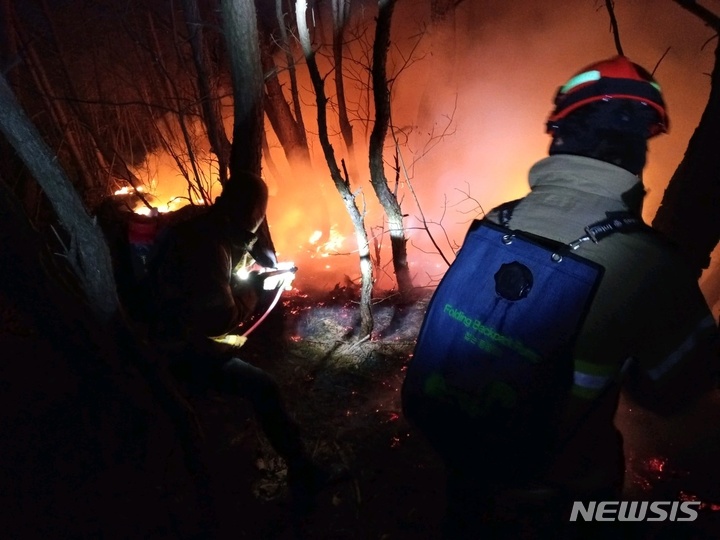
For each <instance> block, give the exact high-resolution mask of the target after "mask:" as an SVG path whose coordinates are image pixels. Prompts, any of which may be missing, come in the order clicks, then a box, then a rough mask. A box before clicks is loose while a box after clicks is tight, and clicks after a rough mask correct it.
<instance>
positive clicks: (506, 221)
mask: <svg viewBox="0 0 720 540" xmlns="http://www.w3.org/2000/svg"><path fill="white" fill-rule="evenodd" d="M520 201H522V199H515V200H514V201H508V202H506V203H502V204H501V205H500V206H498V207H496V208H495V211H496V212H497V213H498V221H499V222H500V225H502V226H503V227H505V228H506V229H509V228H510V218H512V214H513V210H515V207H516V206H517V205H518V203H519V202H520Z"/></svg>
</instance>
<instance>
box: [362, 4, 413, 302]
mask: <svg viewBox="0 0 720 540" xmlns="http://www.w3.org/2000/svg"><path fill="white" fill-rule="evenodd" d="M395 1H396V0H381V1H380V2H378V6H379V8H380V12H379V14H378V18H377V28H376V30H375V42H374V44H373V64H372V80H373V98H374V101H375V125H374V126H373V130H372V133H371V134H370V182H371V183H372V186H373V188H374V190H375V194H376V195H377V197H378V200H379V201H380V204H381V205H382V207H383V209H384V210H385V213H386V214H387V218H388V225H389V227H390V231H389V232H390V243H391V248H392V256H393V269H394V270H395V277H396V278H397V282H398V291H399V292H400V295H401V297H402V298H403V300H410V299H411V298H412V293H413V284H412V279H411V277H410V268H409V266H408V259H407V239H406V238H405V226H404V224H403V214H402V209H401V208H400V203H399V202H398V200H397V196H396V195H395V194H394V193H393V192H392V191H390V188H389V187H388V182H387V178H386V177H385V163H384V160H383V147H384V145H385V137H386V135H387V130H388V126H389V124H390V91H389V90H388V81H387V75H386V72H385V70H386V66H387V52H388V48H389V47H390V26H391V22H392V13H393V9H394V7H395Z"/></svg>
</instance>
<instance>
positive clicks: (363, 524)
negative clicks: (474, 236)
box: [0, 289, 720, 540]
mask: <svg viewBox="0 0 720 540" xmlns="http://www.w3.org/2000/svg"><path fill="white" fill-rule="evenodd" d="M428 298H429V293H428V294H426V295H425V296H424V297H423V298H421V299H420V300H418V301H417V302H415V303H413V304H412V305H410V306H406V307H402V308H400V307H398V306H397V305H396V304H395V302H394V299H393V298H392V297H389V298H386V299H384V300H378V301H377V303H376V304H375V306H374V315H375V332H374V334H373V337H372V339H370V340H366V341H364V342H360V343H358V342H357V341H356V340H354V339H353V331H354V328H356V326H357V324H356V323H357V320H356V317H357V310H356V304H355V303H354V302H353V301H352V294H351V293H350V292H349V291H347V290H344V289H336V290H335V291H332V292H331V293H325V294H323V295H314V296H307V295H303V294H298V293H292V294H287V295H286V296H285V297H284V300H283V301H282V302H281V305H279V306H278V308H276V309H275V311H273V312H272V314H271V316H270V317H269V318H268V319H267V320H266V321H265V322H264V323H263V325H262V326H260V327H259V328H258V330H256V331H255V332H254V333H253V335H252V336H251V339H250V340H249V341H248V343H247V344H246V345H245V347H243V349H241V351H242V354H241V356H242V357H243V359H245V360H247V361H249V362H252V363H254V364H256V365H258V366H259V367H261V368H263V369H265V370H267V371H269V372H270V373H272V374H273V375H274V376H275V377H276V379H277V380H278V382H279V384H280V386H281V388H282V391H283V394H284V396H285V398H286V401H287V406H288V409H289V410H290V411H291V412H292V414H293V415H294V416H295V418H296V419H297V421H298V423H299V424H300V426H301V428H302V431H303V435H304V437H305V440H306V442H307V445H308V448H309V450H310V452H311V453H312V455H313V456H314V458H315V459H316V460H317V461H319V462H320V463H323V464H343V465H344V466H346V467H347V468H348V470H349V471H350V477H349V478H348V479H347V480H346V481H343V482H341V483H339V484H337V485H334V486H330V487H328V488H327V489H325V490H324V491H323V492H322V493H321V495H320V497H319V499H318V504H317V507H316V508H315V510H314V511H313V512H312V513H311V514H310V515H308V516H307V517H305V518H304V519H303V520H299V521H298V520H296V519H293V517H292V512H291V510H290V506H289V505H288V497H287V489H286V481H285V474H286V469H285V466H284V463H283V462H282V460H280V459H279V458H277V456H276V455H275V453H274V452H273V450H272V449H271V448H270V446H269V445H268V443H267V442H266V440H265V439H264V437H263V436H262V435H261V434H260V433H259V432H258V430H257V428H256V426H255V424H254V421H253V419H252V414H251V411H250V410H249V408H248V407H247V405H246V404H245V403H244V402H243V401H242V400H239V399H236V398H231V397H227V396H221V395H209V396H208V395H204V396H193V395H189V396H188V398H187V399H188V402H189V403H190V404H191V405H192V407H193V409H194V411H195V414H196V415H197V421H198V423H199V424H200V425H201V426H202V429H203V432H204V434H205V441H206V456H205V458H206V462H207V464H208V472H209V476H210V485H209V486H208V494H209V495H208V496H209V498H208V499H207V500H204V501H202V502H204V503H205V504H207V505H209V506H211V507H212V509H213V513H214V519H215V522H216V523H219V524H220V525H219V530H218V531H216V532H217V535H216V536H219V537H220V538H228V539H230V538H235V539H242V538H248V539H269V540H272V539H277V540H286V539H287V540H290V539H295V538H298V539H305V538H308V539H321V540H324V539H348V540H371V539H373V540H375V539H377V540H400V539H402V540H405V539H407V540H416V539H417V540H421V539H434V538H438V535H439V527H440V522H441V518H442V512H443V499H444V487H443V474H442V467H441V465H440V463H439V461H438V460H437V458H436V457H435V456H434V454H433V453H432V451H431V450H430V448H429V447H428V446H427V444H426V443H425V441H424V440H423V439H422V438H421V437H420V436H418V434H416V433H415V432H413V431H412V429H411V428H410V427H409V426H408V424H407V423H406V422H405V420H404V419H403V417H402V414H401V410H400V387H401V384H402V381H403V377H404V370H405V368H406V366H407V363H408V361H409V359H410V357H411V354H412V349H413V346H414V343H415V337H416V336H417V332H418V330H419V327H420V324H421V321H422V317H423V314H424V311H425V307H426V305H427V301H428ZM8 326H9V325H8V324H7V320H6V321H4V326H3V332H2V334H1V337H2V350H3V351H5V352H6V355H5V358H4V359H3V360H2V361H0V389H1V390H2V393H1V394H0V396H2V410H3V412H4V414H3V416H2V418H1V419H0V429H1V430H2V433H3V434H4V441H3V445H2V448H0V449H1V450H2V456H0V457H1V458H2V463H3V468H2V471H0V486H2V499H1V500H0V507H1V508H2V511H1V512H0V519H2V521H3V522H6V523H10V524H11V526H10V527H8V528H5V530H6V531H9V532H10V536H8V537H12V538H37V537H47V538H100V537H102V538H198V539H202V538H209V537H210V534H209V531H208V530H206V529H204V526H203V524H202V523H199V522H198V515H199V514H198V507H199V506H200V504H202V502H199V501H197V500H196V499H194V495H193V494H192V493H193V492H192V482H191V478H190V477H189V476H188V473H187V469H186V468H185V466H184V465H183V463H182V461H181V457H180V454H181V453H180V452H179V451H178V449H177V445H176V444H173V442H172V441H173V439H172V436H171V435H170V434H168V433H167V432H166V430H167V428H166V427H163V424H162V422H160V421H155V420H153V419H145V421H143V422H140V423H138V422H136V421H131V420H127V421H120V422H118V421H117V420H115V421H113V422H111V423H109V422H108V421H106V420H103V419H102V411H101V412H100V413H98V417H99V419H98V420H93V419H92V418H91V419H90V420H88V418H87V417H88V415H90V416H92V414H93V413H92V410H93V407H91V406H88V403H104V404H105V405H103V407H107V408H108V411H107V416H108V417H110V418H114V419H117V418H121V419H122V418H133V415H132V414H131V412H130V413H128V414H125V412H126V411H125V410H124V409H122V407H120V405H114V406H113V405H112V404H113V403H119V401H117V400H116V401H114V400H113V399H111V398H109V397H108V396H107V394H106V392H105V391H103V392H102V393H101V395H97V393H98V392H93V388H88V387H87V386H88V385H87V381H82V380H79V379H77V378H76V377H75V376H74V375H73V374H72V373H68V372H67V371H66V369H65V368H64V366H63V365H62V364H61V363H58V362H56V361H54V356H53V351H52V349H51V348H50V347H49V346H48V344H46V343H44V342H43V341H42V340H41V339H38V336H36V335H34V334H33V333H32V331H25V330H24V329H23V327H22V325H20V326H19V327H13V328H10V329H8ZM90 386H92V385H90ZM113 407H115V408H120V411H119V412H118V411H115V410H113ZM617 423H618V426H619V427H620V428H621V430H622V431H623V434H624V436H625V442H626V454H627V462H628V472H627V482H626V495H627V496H628V497H631V498H633V499H642V500H676V499H697V500H700V501H702V502H703V506H702V510H701V512H700V518H699V519H698V521H697V522H695V523H690V524H688V523H683V524H680V523H676V524H672V526H664V524H663V526H662V527H660V526H655V527H647V528H645V529H643V530H642V531H640V530H638V533H637V535H636V536H634V537H636V538H642V539H665V538H668V539H670V538H673V539H675V538H686V539H710V538H720V482H719V480H720V467H719V466H718V457H717V456H718V455H720V453H719V451H720V396H718V395H717V394H715V395H711V396H707V397H706V398H703V399H702V400H701V401H700V402H699V403H698V405H697V406H696V407H694V408H693V409H692V410H691V411H689V412H687V413H686V414H684V415H682V416H680V417H678V418H674V419H672V420H664V419H659V418H657V417H655V416H654V415H652V414H650V413H648V412H647V411H643V410H642V409H639V408H638V407H636V406H635V405H633V404H632V403H631V402H629V401H628V400H626V399H623V400H622V402H621V406H620V409H619V412H618V419H617ZM88 425H92V426H97V427H96V428H93V429H94V430H95V432H94V433H92V434H88V433H86V432H85V431H86V426H88ZM84 426H85V427H84ZM118 433H120V434H121V435H120V437H121V438H125V439H132V438H133V437H136V438H137V439H138V440H140V439H143V440H146V441H149V442H148V443H147V444H146V445H145V447H144V448H143V449H142V450H137V452H138V455H139V456H140V457H138V458H137V459H135V460H134V461H133V459H131V458H130V457H125V456H121V458H119V457H118V456H117V455H115V454H117V453H118V452H119V450H117V448H125V447H126V446H127V445H125V446H123V445H114V446H113V445H106V444H103V443H102V442H101V441H104V440H110V439H113V438H117V437H119V435H118ZM129 448H130V450H127V449H126V450H124V452H126V453H130V454H132V452H134V451H135V450H133V448H134V446H133V445H130V446H129ZM113 452H115V454H113ZM98 456H103V459H100V458H99V457H98ZM131 457H132V456H131ZM126 462H127V465H123V463H126ZM133 462H141V463H142V464H143V465H142V467H141V468H140V470H138V468H137V467H134V466H131V464H132V463H133ZM103 463H112V464H113V466H112V467H109V468H108V467H103V466H102V464H103Z"/></svg>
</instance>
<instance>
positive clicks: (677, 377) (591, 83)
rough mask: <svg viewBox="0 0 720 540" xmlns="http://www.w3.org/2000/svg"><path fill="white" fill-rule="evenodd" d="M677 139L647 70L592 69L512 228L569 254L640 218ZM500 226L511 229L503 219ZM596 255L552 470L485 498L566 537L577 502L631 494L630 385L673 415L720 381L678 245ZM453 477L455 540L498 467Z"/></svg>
mask: <svg viewBox="0 0 720 540" xmlns="http://www.w3.org/2000/svg"><path fill="white" fill-rule="evenodd" d="M667 129H668V115H667V111H666V107H665V103H664V100H663V95H662V92H661V89H660V86H659V85H658V83H657V81H656V80H655V79H654V78H653V77H652V76H651V75H650V73H648V72H647V71H646V70H645V69H643V68H642V67H641V66H639V65H638V64H636V63H633V62H631V61H630V60H629V59H628V58H626V57H624V56H616V57H614V58H610V59H607V60H604V61H600V62H597V63H595V64H592V65H590V66H588V67H586V68H584V69H582V70H581V71H580V72H579V73H577V74H576V75H575V76H573V77H572V78H571V79H570V80H569V81H568V82H567V83H566V84H565V85H563V86H562V87H561V88H560V89H559V90H558V92H557V95H556V97H555V108H554V110H553V111H552V113H551V115H550V117H549V119H548V121H547V132H548V133H549V134H550V135H551V137H552V142H551V143H550V149H549V156H548V157H546V158H544V159H542V160H540V161H539V162H537V163H536V164H534V165H533V166H532V168H531V170H530V173H529V184H530V192H529V194H528V195H527V196H525V197H524V198H523V199H522V200H521V201H520V203H519V204H518V205H517V206H516V207H515V209H514V211H513V214H512V228H513V229H517V230H521V231H526V232H529V233H532V234H536V235H540V236H543V237H546V238H550V239H553V240H556V241H559V242H562V243H568V242H571V241H573V240H574V239H576V238H577V237H578V231H580V232H582V231H583V229H584V227H586V226H587V225H588V224H590V223H594V222H596V221H599V220H601V219H604V218H605V217H606V212H613V211H631V212H633V213H635V214H637V215H638V216H640V214H641V211H642V204H643V197H644V195H645V189H644V187H643V183H642V172H643V169H644V167H645V164H646V154H647V148H648V146H647V141H648V139H650V138H652V137H655V136H657V135H660V134H661V133H664V132H666V131H667ZM488 218H489V219H490V220H492V221H494V222H496V223H498V222H499V217H498V212H497V211H495V212H492V213H490V215H489V216H488ZM582 256H584V257H586V258H588V259H590V260H592V261H595V262H597V263H600V264H601V265H602V266H603V267H604V268H605V274H604V277H603V280H602V282H601V284H600V286H599V289H598V291H597V294H596V296H595V299H594V300H593V303H592V305H591V307H590V311H589V314H588V317H587V319H586V320H585V322H584V325H583V327H582V329H581V332H580V335H579V337H578V339H577V342H576V345H575V349H574V355H573V357H574V377H573V385H572V389H571V392H570V395H569V396H567V398H566V400H567V401H566V404H565V406H564V414H563V421H562V422H561V425H560V426H559V428H560V429H559V430H558V431H559V435H558V437H557V445H556V448H557V450H556V452H555V454H554V456H553V458H552V463H551V465H550V466H549V467H548V468H547V470H544V471H540V472H539V474H538V476H537V478H538V479H539V482H538V483H536V484H535V485H534V486H532V488H531V487H528V489H527V490H526V491H525V492H524V493H523V492H522V490H521V491H516V492H515V493H511V494H510V495H508V496H506V497H504V498H503V495H502V494H501V493H495V494H494V495H497V496H495V497H491V498H489V499H482V500H483V501H484V502H488V501H493V503H494V504H496V505H500V503H499V502H498V501H500V500H508V499H510V500H515V501H518V500H521V499H523V497H524V496H525V497H526V498H527V500H528V501H529V500H532V499H533V497H535V496H537V498H538V500H542V501H544V503H547V502H548V501H550V500H554V501H555V502H553V503H552V505H551V507H552V508H553V509H554V510H558V511H559V512H558V516H560V518H559V520H558V522H557V524H558V526H562V527H565V526H567V520H568V515H569V512H567V506H566V505H568V504H570V503H571V502H572V501H602V500H615V501H617V500H619V499H620V498H621V496H622V487H623V481H624V470H625V464H624V455H623V445H622V442H623V441H622V436H621V434H620V432H619V431H618V429H617V428H616V427H615V425H614V417H615V413H616V410H617V407H618V400H619V395H620V390H621V387H623V385H624V387H625V388H627V389H628V391H630V392H631V393H632V395H633V396H634V397H635V399H637V400H638V401H640V402H641V403H642V404H643V405H645V406H646V407H648V408H650V409H651V410H654V411H656V412H659V413H662V414H669V413H672V412H676V411H678V410H679V409H680V408H681V407H682V406H683V405H685V404H687V402H689V401H690V398H693V397H697V396H699V395H700V394H701V393H702V392H703V391H705V390H708V389H710V388H712V387H714V385H715V384H716V380H717V379H716V374H717V371H718V356H717V335H718V331H717V324H716V322H715V321H714V319H713V317H712V316H711V312H710V310H709V308H708V306H707V303H706V301H705V299H704V298H703V295H702V294H701V291H700V289H699V287H698V284H697V280H696V279H695V278H694V277H693V273H692V272H691V271H690V269H689V268H688V267H686V265H685V263H684V260H682V258H681V257H680V256H679V253H678V251H677V250H676V249H675V248H674V247H673V246H672V245H671V244H670V243H669V241H667V240H665V239H664V238H663V237H661V236H660V234H659V233H656V232H653V231H650V230H647V231H641V232H634V233H632V234H615V235H612V236H610V237H608V238H606V239H604V240H603V241H602V242H599V243H596V244H595V243H592V242H587V243H585V244H583V247H582ZM628 359H631V360H628ZM624 383H625V384H624ZM480 461H482V459H481V457H480V458H479V459H478V462H480ZM447 465H448V473H449V476H448V478H449V481H448V501H449V513H448V519H447V526H448V530H449V532H448V536H449V537H453V538H464V537H466V536H464V533H467V531H468V530H472V525H471V524H469V523H468V518H469V516H470V520H472V517H471V516H473V515H476V514H477V513H478V508H477V506H475V505H476V504H477V503H478V501H479V500H481V499H480V498H478V497H477V496H473V494H477V493H478V486H480V485H482V484H483V480H484V479H486V477H487V470H488V467H487V464H483V465H482V467H480V466H479V467H478V471H477V472H476V473H473V471H468V470H467V464H462V465H459V464H453V463H448V464H447ZM480 491H482V490H480ZM505 495H507V494H505ZM526 502H527V501H526ZM488 504H490V503H488ZM542 505H543V503H538V507H542ZM566 512H567V513H566ZM546 515H547V514H546ZM537 519H538V523H539V522H540V520H541V518H540V517H538V518H537ZM562 522H564V523H565V525H560V523H562ZM553 525H554V524H553ZM464 527H469V529H467V528H464ZM611 534H614V533H611ZM467 537H473V536H472V534H468V535H467Z"/></svg>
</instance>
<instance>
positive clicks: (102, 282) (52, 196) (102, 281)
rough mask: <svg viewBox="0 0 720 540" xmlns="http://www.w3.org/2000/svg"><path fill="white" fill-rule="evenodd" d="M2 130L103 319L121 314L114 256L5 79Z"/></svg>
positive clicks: (0, 95)
mask: <svg viewBox="0 0 720 540" xmlns="http://www.w3.org/2000/svg"><path fill="white" fill-rule="evenodd" d="M0 130H1V131H2V132H3V134H4V135H5V137H6V138H7V140H8V141H9V142H10V144H11V145H12V146H13V147H14V148H15V151H16V152H17V154H18V156H19V157H20V158H21V159H22V160H23V161H24V162H25V164H26V166H27V167H28V169H30V172H31V174H32V175H33V177H34V178H35V179H36V180H37V181H38V183H39V184H40V185H41V187H42V188H43V191H44V192H45V194H46V195H47V197H48V199H49V200H50V203H51V204H52V206H53V208H54V209H55V213H56V214H57V216H58V218H59V220H60V223H61V224H62V226H63V228H64V229H65V231H66V232H67V234H68V237H69V239H70V245H69V246H68V247H67V251H66V253H65V254H64V255H65V256H66V257H67V258H68V261H69V263H70V264H71V265H72V267H73V269H74V271H75V273H76V274H77V276H78V277H79V279H80V281H81V283H82V286H83V289H84V291H85V293H86V294H87V297H88V300H89V301H90V303H91V304H92V306H93V307H94V308H95V310H96V311H97V314H98V316H99V317H101V319H103V320H107V319H109V318H110V317H111V316H112V315H113V314H114V313H115V312H116V311H117V309H118V298H117V292H116V290H115V281H114V279H113V270H112V263H111V262H110V252H109V250H108V248H107V245H106V244H105V240H104V238H103V235H102V232H101V231H100V228H99V227H98V226H97V224H95V223H94V222H93V221H92V220H91V219H90V217H89V216H88V214H87V212H86V210H85V208H84V207H83V205H82V202H81V201H80V198H79V197H78V194H77V192H76V191H75V189H74V188H73V186H72V184H71V183H70V181H69V180H68V178H67V177H66V176H65V174H64V173H63V172H62V171H61V170H60V169H59V168H58V166H57V162H56V157H55V156H54V155H53V153H52V151H51V150H50V149H49V148H48V147H47V145H46V144H45V143H44V142H43V140H42V138H41V137H40V134H39V133H38V132H37V129H36V128H35V126H34V125H33V124H32V123H31V122H30V120H29V119H28V118H27V116H26V115H25V113H24V112H23V110H22V108H21V107H20V104H19V103H18V102H17V100H16V99H15V96H14V95H13V93H12V90H11V89H10V87H9V86H8V84H7V81H6V80H5V78H4V77H0Z"/></svg>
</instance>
